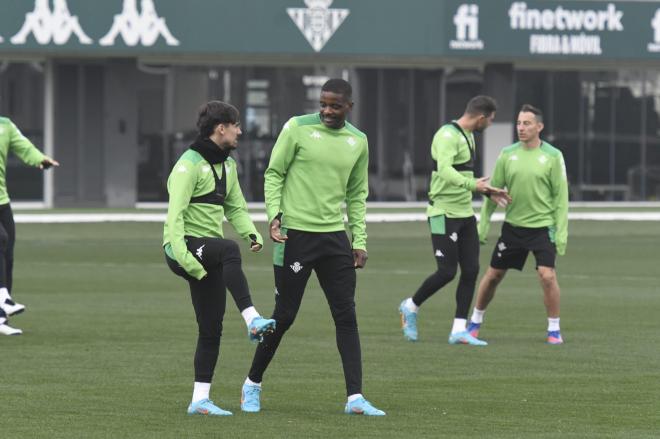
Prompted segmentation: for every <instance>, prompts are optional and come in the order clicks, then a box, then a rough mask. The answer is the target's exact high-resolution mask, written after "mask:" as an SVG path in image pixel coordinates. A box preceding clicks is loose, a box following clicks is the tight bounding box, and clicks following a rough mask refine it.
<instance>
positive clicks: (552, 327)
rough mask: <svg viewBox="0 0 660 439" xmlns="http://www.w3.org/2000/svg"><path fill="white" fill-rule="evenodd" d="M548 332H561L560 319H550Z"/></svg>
mask: <svg viewBox="0 0 660 439" xmlns="http://www.w3.org/2000/svg"><path fill="white" fill-rule="evenodd" d="M548 331H559V317H557V318H556V319H550V318H549V319H548Z"/></svg>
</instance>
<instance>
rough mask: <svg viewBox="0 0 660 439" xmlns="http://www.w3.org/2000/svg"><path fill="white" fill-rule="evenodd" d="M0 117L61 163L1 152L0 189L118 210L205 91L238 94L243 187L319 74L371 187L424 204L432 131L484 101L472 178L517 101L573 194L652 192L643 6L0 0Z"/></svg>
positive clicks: (657, 135)
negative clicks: (341, 97) (345, 115)
mask: <svg viewBox="0 0 660 439" xmlns="http://www.w3.org/2000/svg"><path fill="white" fill-rule="evenodd" d="M0 3H2V11H3V13H2V14H0V115H3V116H8V117H11V118H12V119H13V120H14V121H15V122H16V124H17V125H18V126H19V127H20V128H21V130H22V131H23V132H24V134H26V135H27V136H28V137H30V138H31V139H32V140H33V141H34V143H35V144H36V145H38V146H39V147H40V148H42V149H44V150H46V151H47V153H49V154H52V155H53V156H54V157H55V158H57V159H58V160H59V161H60V162H61V163H62V167H61V168H60V169H58V170H56V171H55V172H54V173H45V174H43V173H40V172H39V171H36V170H34V169H28V168H26V167H24V166H22V165H21V164H20V163H18V162H17V161H16V159H12V160H10V161H9V163H8V185H9V190H10V194H11V195H12V199H13V200H15V201H18V200H21V201H33V202H35V203H37V204H42V205H46V206H62V207H65V206H111V207H132V206H134V205H135V203H136V202H149V201H165V200H166V199H167V192H166V187H165V183H166V179H167V175H168V174H169V170H170V168H171V166H172V164H173V163H174V161H175V160H176V159H177V158H178V156H179V155H180V154H181V153H182V152H183V151H184V150H185V149H186V148H187V146H188V145H189V144H190V142H191V141H192V139H193V137H194V134H195V121H196V110H197V108H198V107H199V106H200V105H201V104H203V103H204V102H206V101H208V100H210V99H221V100H225V101H228V102H231V103H233V104H234V105H236V106H237V107H238V108H239V109H240V110H241V112H242V118H243V126H244V135H243V139H242V142H241V144H240V146H239V150H238V151H237V153H236V158H237V160H238V162H239V164H240V166H241V178H242V181H241V183H242V186H243V189H244V192H245V193H246V197H247V198H248V199H250V200H255V201H259V200H263V172H264V169H265V167H266V165H267V162H268V158H269V155H270V151H271V148H272V146H273V144H274V142H275V139H276V137H277V134H278V132H279V130H280V128H281V126H282V125H283V124H284V123H285V122H286V120H287V119H288V118H289V117H291V116H293V115H297V114H302V113H307V112H314V111H316V109H317V106H318V95H319V91H320V87H321V85H322V84H323V82H324V81H325V80H326V79H327V78H329V77H343V78H345V79H348V80H349V81H350V82H351V83H352V84H353V86H354V90H355V92H354V99H355V102H356V106H355V111H354V113H353V114H352V116H351V119H352V122H354V123H355V124H356V125H357V126H358V127H360V128H361V129H362V130H363V131H365V132H366V133H367V134H368V136H369V140H370V186H371V187H370V197H371V199H373V200H384V201H386V200H408V201H414V200H424V199H425V197H426V191H427V185H428V179H429V175H430V172H431V170H432V167H433V164H432V161H431V158H430V143H431V139H432V137H433V134H434V133H435V131H436V130H437V128H438V127H439V126H440V125H441V124H442V123H445V122H447V121H449V120H451V119H453V118H457V117H459V116H460V115H461V113H462V111H463V109H464V106H465V103H466V102H467V100H468V99H469V98H470V97H472V96H474V95H476V94H482V93H483V94H490V95H492V96H494V97H495V98H497V100H498V103H499V111H498V113H497V117H496V123H495V124H494V126H493V127H491V128H490V129H489V130H488V131H486V132H485V133H484V134H483V135H481V136H478V168H479V169H481V170H482V171H483V173H484V174H488V173H489V172H490V171H491V170H492V168H493V165H494V162H495V159H496V158H497V155H498V154H499V151H500V150H501V148H502V147H504V146H506V145H508V144H510V143H512V142H513V141H514V140H515V126H514V125H515V118H516V114H517V109H518V108H519V107H520V105H521V104H523V103H531V104H533V105H535V106H537V107H540V108H541V109H542V110H543V111H544V113H545V115H546V117H545V121H546V128H545V131H544V133H543V137H544V138H545V139H546V140H547V141H549V142H550V143H552V144H553V145H555V146H556V147H558V148H559V149H561V150H562V151H563V153H564V156H565V158H566V163H567V171H568V175H569V180H570V183H571V196H572V198H573V199H575V200H620V199H626V200H657V199H660V119H659V117H660V116H659V114H660V4H659V3H656V2H648V1H609V2H608V1H572V0H558V1H550V0H530V1H515V0H474V1H469V2H468V1H463V0H444V1H438V0H409V1H407V2H399V1H394V0H360V1H359V2H358V1H350V0H244V1H230V0H215V1H211V0H189V1H188V2H185V3H182V2H180V1H177V0H141V1H137V0H106V1H103V2H100V1H88V0H21V1H10V0H2V1H1V2H0Z"/></svg>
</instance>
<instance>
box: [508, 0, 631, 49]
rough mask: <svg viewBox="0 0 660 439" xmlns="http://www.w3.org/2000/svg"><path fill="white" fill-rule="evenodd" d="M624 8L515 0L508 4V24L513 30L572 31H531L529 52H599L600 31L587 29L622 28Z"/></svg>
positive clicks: (609, 30)
mask: <svg viewBox="0 0 660 439" xmlns="http://www.w3.org/2000/svg"><path fill="white" fill-rule="evenodd" d="M622 19H623V11H621V10H619V9H617V8H616V5H615V4H613V3H609V4H608V5H607V8H606V9H601V10H596V9H565V8H564V7H562V6H557V7H555V8H554V9H543V10H541V9H533V8H528V7H527V3H525V2H515V3H512V4H511V7H510V8H509V26H510V27H511V29H513V30H532V31H545V32H556V31H558V32H572V33H561V34H559V33H532V34H531V35H530V36H529V53H531V54H539V55H602V53H603V49H602V47H601V38H600V35H589V34H588V33H587V32H622V31H623V30H624V28H623V23H622Z"/></svg>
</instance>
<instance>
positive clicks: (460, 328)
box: [451, 319, 467, 334]
mask: <svg viewBox="0 0 660 439" xmlns="http://www.w3.org/2000/svg"><path fill="white" fill-rule="evenodd" d="M465 331H467V319H454V326H452V328H451V333H452V334H457V333H459V332H465Z"/></svg>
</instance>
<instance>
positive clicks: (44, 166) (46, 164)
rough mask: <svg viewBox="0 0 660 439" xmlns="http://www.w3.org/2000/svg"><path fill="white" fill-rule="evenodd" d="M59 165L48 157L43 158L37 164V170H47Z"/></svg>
mask: <svg viewBox="0 0 660 439" xmlns="http://www.w3.org/2000/svg"><path fill="white" fill-rule="evenodd" d="M59 165H60V163H59V162H58V161H57V160H53V159H51V158H50V157H44V159H43V160H42V161H41V163H39V169H44V170H45V169H48V168H50V167H51V166H55V167H57V166H59Z"/></svg>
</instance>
